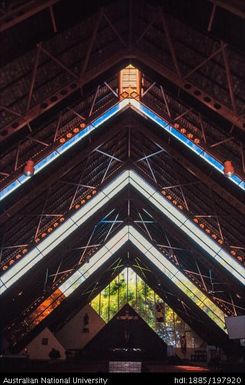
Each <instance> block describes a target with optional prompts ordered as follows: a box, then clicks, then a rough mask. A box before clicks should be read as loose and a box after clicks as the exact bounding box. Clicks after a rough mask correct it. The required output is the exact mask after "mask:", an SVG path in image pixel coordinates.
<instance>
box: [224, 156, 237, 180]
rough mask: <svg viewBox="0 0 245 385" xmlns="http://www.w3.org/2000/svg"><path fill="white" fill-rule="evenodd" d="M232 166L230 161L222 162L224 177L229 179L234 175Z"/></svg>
mask: <svg viewBox="0 0 245 385" xmlns="http://www.w3.org/2000/svg"><path fill="white" fill-rule="evenodd" d="M234 171H235V169H234V166H233V163H232V161H231V160H226V161H225V162H224V175H225V176H227V177H230V176H232V175H233V174H234Z"/></svg>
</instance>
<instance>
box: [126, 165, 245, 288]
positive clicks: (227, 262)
mask: <svg viewBox="0 0 245 385" xmlns="http://www.w3.org/2000/svg"><path fill="white" fill-rule="evenodd" d="M129 174H130V184H131V185H132V186H133V187H134V188H135V189H136V190H137V191H139V192H140V193H141V194H142V195H143V196H144V197H145V198H147V199H148V200H149V201H150V202H152V203H153V205H154V206H155V207H156V208H158V209H159V210H160V211H161V212H162V213H163V214H164V215H166V216H167V217H168V218H169V219H170V220H171V221H172V222H173V223H175V224H176V225H177V226H178V227H179V228H180V229H181V230H183V231H184V232H185V233H186V234H187V235H188V236H189V237H190V238H191V239H193V240H194V241H195V242H196V243H197V244H198V245H199V246H201V247H202V249H203V250H205V251H206V252H207V253H208V254H209V255H210V256H211V257H213V258H214V259H215V260H217V262H219V263H220V264H221V265H222V266H223V267H224V268H225V269H226V270H228V271H229V272H230V273H231V274H232V275H233V276H234V277H235V278H237V279H238V280H239V281H240V282H241V283H243V284H245V269H244V267H243V266H242V265H240V264H239V263H238V262H237V261H236V260H235V259H234V258H233V257H232V256H231V255H230V254H229V253H227V252H226V251H225V250H223V249H222V247H220V246H219V245H218V244H217V243H216V242H215V241H214V240H213V239H211V238H210V237H209V236H208V235H206V234H205V233H204V231H202V230H201V229H200V228H199V227H198V226H197V225H196V224H195V223H194V222H193V221H192V220H190V219H189V218H188V217H187V216H186V215H185V214H183V213H182V212H181V211H179V210H178V209H177V208H176V207H175V206H173V205H172V204H171V203H170V202H169V201H168V199H166V198H165V197H164V196H163V195H162V194H160V193H159V192H158V191H157V190H156V189H155V188H153V187H152V186H151V185H150V184H149V183H147V182H146V181H145V180H144V179H143V178H142V177H141V176H139V175H138V174H137V173H136V172H135V171H130V172H129Z"/></svg>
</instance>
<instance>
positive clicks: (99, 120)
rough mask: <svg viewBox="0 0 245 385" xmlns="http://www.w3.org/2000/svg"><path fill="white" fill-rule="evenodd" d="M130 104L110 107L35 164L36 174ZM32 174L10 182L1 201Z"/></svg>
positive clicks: (1, 196)
mask: <svg viewBox="0 0 245 385" xmlns="http://www.w3.org/2000/svg"><path fill="white" fill-rule="evenodd" d="M127 106H128V101H127V100H126V99H125V100H122V101H120V102H119V103H117V104H115V105H114V106H113V107H111V108H109V109H108V110H107V111H106V112H105V113H104V114H102V115H101V116H100V117H98V118H97V119H95V120H94V121H93V122H92V123H91V124H89V125H88V126H87V127H85V128H84V129H83V130H82V131H80V132H79V133H78V134H76V135H74V136H73V137H72V138H71V139H69V140H67V141H66V142H65V143H64V144H63V145H61V146H59V147H58V148H57V149H56V150H55V151H53V152H51V154H49V155H48V156H47V157H45V158H43V159H42V160H40V161H39V162H38V163H36V164H35V172H34V175H36V174H38V173H39V172H40V171H41V170H42V169H43V168H44V167H46V166H47V165H48V164H50V163H51V162H53V161H54V160H55V159H57V158H58V157H59V156H60V155H62V154H63V153H64V152H66V151H67V150H68V149H69V148H71V147H73V146H74V145H75V144H76V143H78V142H79V141H80V140H81V139H83V138H85V137H86V136H87V135H88V134H90V133H91V132H92V131H94V130H95V129H96V128H97V127H99V126H101V125H102V124H103V123H105V122H106V121H107V120H108V119H110V118H111V117H112V116H114V115H116V114H117V113H118V112H119V111H121V110H122V109H123V108H125V107H127ZM30 178H31V176H26V175H25V174H22V175H21V176H20V177H19V178H17V179H16V180H15V181H14V182H12V183H10V184H9V185H8V186H7V187H5V188H4V189H3V190H2V191H1V192H0V201H1V200H3V199H4V198H6V197H7V196H8V195H9V194H11V193H12V192H13V191H15V190H16V189H17V188H19V187H20V186H22V185H23V184H24V183H25V182H27V181H28V180H29V179H30Z"/></svg>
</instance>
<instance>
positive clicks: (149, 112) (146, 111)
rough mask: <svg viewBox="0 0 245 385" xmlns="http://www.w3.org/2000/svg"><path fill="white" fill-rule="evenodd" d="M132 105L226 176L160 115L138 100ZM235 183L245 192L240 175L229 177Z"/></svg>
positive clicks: (218, 165) (216, 162) (217, 164)
mask: <svg viewBox="0 0 245 385" xmlns="http://www.w3.org/2000/svg"><path fill="white" fill-rule="evenodd" d="M130 104H131V105H132V106H133V107H134V108H135V109H136V111H138V112H140V113H141V114H142V115H143V116H144V117H147V118H149V119H151V120H152V121H154V122H155V123H156V124H157V125H158V126H160V127H162V128H164V130H165V131H167V132H169V133H170V134H171V135H172V136H174V137H175V138H177V139H178V140H179V141H180V142H182V143H183V144H184V145H185V146H187V147H188V148H190V149H191V150H192V151H193V152H195V153H196V154H197V155H199V156H200V157H201V158H202V159H204V160H205V161H206V162H208V163H209V164H211V166H213V167H214V168H215V169H216V170H218V171H219V172H220V173H221V174H223V175H224V166H223V164H222V163H220V162H219V161H218V160H216V159H215V158H214V157H213V156H212V155H210V154H208V153H207V152H206V151H204V150H203V149H202V148H201V147H199V146H197V145H196V144H195V143H193V142H192V141H191V140H189V139H188V138H186V136H185V135H183V134H181V132H179V131H178V130H177V129H176V128H174V127H172V126H170V125H169V124H168V123H167V122H166V121H165V120H163V119H162V118H161V117H160V116H159V115H157V114H156V113H155V112H153V111H152V110H151V109H150V108H148V107H146V106H145V105H144V104H142V103H140V102H138V101H137V100H134V99H131V100H130ZM228 178H229V179H230V180H231V181H232V182H233V183H235V184H236V185H237V186H238V187H240V188H241V189H243V190H245V182H244V181H243V180H242V179H241V178H239V176H238V175H232V176H230V177H228Z"/></svg>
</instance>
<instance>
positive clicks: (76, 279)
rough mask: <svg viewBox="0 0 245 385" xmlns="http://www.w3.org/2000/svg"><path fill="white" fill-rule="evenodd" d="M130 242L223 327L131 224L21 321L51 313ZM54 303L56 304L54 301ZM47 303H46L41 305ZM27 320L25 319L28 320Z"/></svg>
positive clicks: (219, 316) (211, 307)
mask: <svg viewBox="0 0 245 385" xmlns="http://www.w3.org/2000/svg"><path fill="white" fill-rule="evenodd" d="M128 240H129V241H131V242H132V243H133V244H134V245H135V246H136V247H137V248H138V250H140V252H142V253H143V254H144V255H145V257H146V258H147V259H149V260H150V262H151V263H153V264H154V265H155V267H156V268H157V269H159V270H160V271H161V272H162V273H163V274H164V275H165V276H166V277H167V278H169V279H170V280H171V281H172V282H174V283H175V284H176V286H177V287H178V288H179V289H180V290H182V292H183V293H184V294H185V295H187V296H188V297H189V298H190V299H191V300H192V301H193V302H194V303H195V304H196V305H197V306H198V307H199V308H200V309H201V310H203V311H204V312H205V313H206V314H207V315H208V316H209V317H210V318H211V319H212V320H213V321H214V322H215V323H216V324H217V325H218V326H219V327H220V328H221V329H223V330H225V322H224V313H223V312H222V311H221V310H220V309H219V307H218V306H217V305H215V304H214V303H213V302H212V301H211V300H210V299H209V298H208V297H206V296H205V294H203V293H202V292H201V290H200V289H199V288H197V287H196V286H195V285H194V284H193V283H192V282H191V281H190V280H189V279H188V278H187V277H186V276H185V275H184V274H182V273H181V272H180V271H179V270H178V269H177V268H176V267H175V266H174V265H173V264H172V263H171V262H170V261H169V260H168V259H167V258H166V257H165V256H164V255H163V254H162V253H161V252H160V251H158V250H157V249H156V248H155V247H154V246H153V245H152V244H151V243H150V242H149V241H148V240H147V239H146V238H144V237H143V236H142V235H141V234H140V233H139V232H138V231H137V230H136V229H135V228H134V227H132V226H130V225H129V226H125V227H124V228H123V229H121V230H120V231H119V232H118V233H117V234H116V235H114V236H113V237H112V238H111V240H110V241H109V242H107V243H106V244H105V245H104V246H103V247H102V248H101V249H100V250H99V251H97V252H96V253H95V254H94V255H93V256H92V257H91V258H90V260H89V261H88V262H87V263H84V264H83V265H82V266H81V267H80V268H79V269H78V270H77V271H76V272H74V273H73V274H72V275H71V276H70V277H69V278H67V279H66V281H65V282H63V283H62V284H61V285H60V286H59V287H58V289H57V290H56V291H55V292H57V293H59V294H57V295H54V296H53V297H52V296H51V297H52V298H53V299H51V297H49V299H48V300H47V299H46V300H45V301H44V302H43V303H42V304H40V305H39V306H38V308H37V309H36V310H35V311H34V312H33V313H32V314H31V315H30V316H29V317H28V318H27V319H26V320H25V322H26V323H27V324H30V325H32V326H31V327H34V326H35V325H37V324H38V323H40V322H41V321H42V320H43V319H44V318H45V317H46V316H47V315H48V314H49V313H50V312H52V311H53V310H54V309H55V308H56V307H57V306H58V305H59V304H60V303H61V302H62V301H63V300H64V299H65V298H67V297H69V296H70V295H71V294H72V293H73V292H74V291H75V290H76V289H77V288H78V287H79V286H80V285H81V284H82V283H83V282H84V281H85V280H86V279H87V278H89V277H90V276H91V275H92V274H93V273H94V272H95V271H96V270H97V269H98V268H100V267H101V266H103V265H104V263H105V262H106V261H108V260H109V259H110V257H111V256H112V255H113V254H114V253H115V252H117V251H118V250H119V249H120V248H121V247H122V246H123V245H124V244H125V243H126V242H127V241H128ZM57 303H58V304H57ZM45 304H47V306H45ZM28 320H29V321H28Z"/></svg>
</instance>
